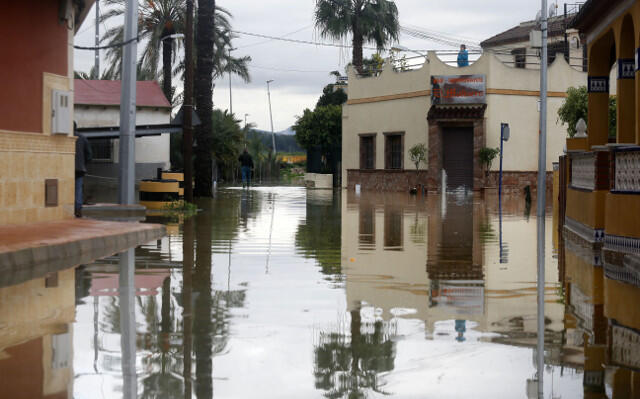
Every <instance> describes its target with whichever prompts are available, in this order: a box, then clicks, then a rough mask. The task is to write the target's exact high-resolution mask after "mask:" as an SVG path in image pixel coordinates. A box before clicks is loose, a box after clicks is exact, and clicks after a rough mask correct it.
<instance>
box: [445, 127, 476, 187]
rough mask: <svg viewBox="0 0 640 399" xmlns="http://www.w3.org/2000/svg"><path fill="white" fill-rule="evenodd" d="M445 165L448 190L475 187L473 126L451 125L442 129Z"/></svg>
mask: <svg viewBox="0 0 640 399" xmlns="http://www.w3.org/2000/svg"><path fill="white" fill-rule="evenodd" d="M442 152H443V160H442V161H443V162H442V164H443V167H444V170H445V171H446V172H447V190H455V189H457V188H459V187H464V188H466V189H468V190H472V189H473V128H472V127H450V128H444V129H443V130H442Z"/></svg>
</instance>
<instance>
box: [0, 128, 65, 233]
mask: <svg viewBox="0 0 640 399" xmlns="http://www.w3.org/2000/svg"><path fill="white" fill-rule="evenodd" d="M46 179H56V180H57V181H58V205H57V206H49V207H46V206H45V180H46ZM74 187H75V137H69V136H48V135H42V134H35V133H13V132H7V131H0V225H3V224H22V223H29V222H43V221H51V220H60V219H68V218H72V217H73V200H74Z"/></svg>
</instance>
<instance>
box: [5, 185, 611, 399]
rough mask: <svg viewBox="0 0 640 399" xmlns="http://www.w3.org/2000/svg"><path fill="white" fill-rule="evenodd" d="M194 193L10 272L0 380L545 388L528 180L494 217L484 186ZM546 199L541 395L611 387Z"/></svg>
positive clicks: (169, 394)
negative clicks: (59, 262) (66, 254)
mask: <svg viewBox="0 0 640 399" xmlns="http://www.w3.org/2000/svg"><path fill="white" fill-rule="evenodd" d="M199 206H200V207H201V208H202V209H203V210H202V212H200V213H199V214H198V215H197V216H195V217H193V218H191V219H187V220H185V221H181V220H162V221H163V222H164V223H166V224H167V230H168V236H167V237H165V238H163V239H162V240H159V241H157V242H152V243H149V244H147V245H144V246H142V247H139V248H136V249H135V251H133V250H130V251H128V252H126V253H124V254H120V255H116V256H113V257H110V258H108V259H104V260H101V261H98V262H96V263H94V264H90V265H85V266H79V267H77V268H68V269H65V270H62V271H59V272H57V273H56V274H55V280H56V281H55V282H53V281H51V280H52V279H53V278H52V277H51V276H48V277H44V278H40V279H35V280H31V281H28V282H25V283H19V284H16V285H13V286H8V287H3V288H0V380H4V381H2V382H1V383H0V386H2V388H3V390H2V391H1V392H2V393H0V396H1V397H12V398H13V397H52V396H50V395H52V394H58V395H60V394H59V393H60V392H65V391H66V392H67V393H68V396H69V397H74V398H119V397H127V398H129V397H134V396H135V395H136V392H137V397H140V398H156V397H159V398H176V397H185V398H190V397H191V398H198V399H202V398H212V397H214V398H252V397H253V398H255V397H260V398H315V397H330V398H343V397H345V398H346V397H350V398H351V397H353V398H355V397H368V398H374V397H382V396H387V395H389V396H393V397H398V398H426V397H429V398H471V397H473V398H528V397H536V396H535V391H533V392H534V393H533V395H534V396H531V392H532V391H531V389H532V387H533V386H534V385H535V383H534V382H533V381H534V379H535V378H536V367H535V356H536V355H535V354H536V337H537V331H536V311H537V308H536V241H535V232H536V220H535V204H533V205H532V206H531V207H530V206H528V205H527V204H526V203H525V200H524V197H519V196H516V197H513V196H508V197H506V198H504V199H503V213H502V216H500V213H499V211H498V200H497V197H495V196H491V195H487V196H486V197H485V198H483V197H481V196H477V195H476V196H473V195H470V196H466V195H455V194H449V195H447V196H446V199H443V197H441V196H440V195H433V196H429V197H426V198H422V197H420V196H417V197H416V196H410V195H404V194H374V193H362V194H361V195H359V196H357V195H356V194H355V193H353V192H348V191H343V192H342V193H340V192H339V191H338V192H331V191H325V190H306V189H304V188H294V187H290V188H286V187H275V188H256V189H251V190H249V191H247V190H241V189H219V190H218V191H217V192H216V196H215V198H214V199H212V200H207V201H204V202H200V203H199ZM548 215H549V216H548V220H547V224H546V226H547V234H546V240H547V242H546V247H547V258H546V280H547V284H546V287H545V289H546V298H545V302H546V305H545V306H546V312H545V315H546V335H545V341H546V348H545V364H546V366H545V370H544V385H545V394H544V397H545V398H547V397H549V398H560V397H562V398H582V397H589V398H599V397H603V398H604V397H605V396H604V390H600V391H598V389H591V388H589V386H588V384H587V383H588V382H589V381H591V380H588V379H587V375H585V371H584V370H585V369H587V370H589V365H588V364H587V365H585V355H584V353H583V352H584V351H586V349H584V348H585V347H588V346H589V344H588V343H589V342H592V343H597V344H599V346H600V347H602V344H601V341H598V340H602V339H604V338H602V336H600V337H599V338H597V339H595V340H593V339H590V338H589V337H588V333H586V332H585V331H584V323H582V322H576V321H575V320H576V318H575V317H573V316H571V315H572V314H575V313H576V311H574V308H575V309H577V311H578V313H579V312H583V313H584V312H587V313H588V310H589V309H593V306H592V307H591V308H589V304H592V302H593V301H591V300H590V299H589V298H588V296H589V295H590V292H585V289H583V290H572V295H573V297H572V299H571V303H573V301H574V297H576V295H578V294H576V293H577V292H579V295H581V297H580V298H581V299H582V301H583V302H584V303H585V305H583V306H577V305H575V306H574V305H569V303H568V301H567V300H565V295H564V290H563V283H562V282H566V281H567V278H565V277H564V276H561V275H560V274H559V270H561V269H562V270H563V269H567V270H568V271H567V275H570V274H571V273H574V274H573V275H575V276H579V278H581V279H583V280H584V279H586V278H587V277H585V275H586V274H585V272H584V271H579V270H578V271H576V267H581V266H580V265H579V264H577V263H576V262H575V261H572V262H567V265H568V266H567V267H566V268H564V267H561V268H559V267H558V256H557V253H558V252H557V251H554V250H553V248H554V247H556V244H557V242H558V240H559V238H558V236H557V235H556V234H555V233H554V232H553V230H554V228H553V223H552V219H551V212H550V210H549V212H548ZM152 221H154V222H158V221H159V220H158V219H154V220H152ZM561 253H562V254H563V255H562V256H563V257H565V258H567V259H569V258H570V257H571V256H572V255H571V253H570V252H568V251H567V252H566V254H565V251H561ZM571 259H573V258H571ZM570 265H573V266H570ZM590 268H591V269H593V268H592V267H590ZM569 269H571V270H569ZM599 270H600V271H602V268H600V269H599ZM593 273H597V272H593ZM593 273H592V274H593ZM600 274H601V276H600V278H602V273H600ZM589 278H591V277H589ZM600 281H602V280H600ZM54 283H55V284H54ZM569 285H570V284H569ZM47 287H50V288H47ZM575 300H576V301H577V299H575ZM125 309H126V310H125ZM585 309H586V310H585ZM596 313H597V312H596ZM599 314H600V315H602V311H600V313H599ZM570 317H573V319H570ZM571 320H573V321H571ZM594 323H595V322H594ZM580 328H582V330H580ZM593 328H595V327H592V329H593ZM585 342H587V343H586V344H585ZM34 364H35V365H37V366H38V367H36V368H39V370H37V372H36V373H35V374H34V372H29V371H27V370H29V369H30V368H32V367H33V365H34ZM598 375H600V374H598ZM602 375H603V376H604V372H603V373H602ZM36 380H37V381H39V382H36ZM600 386H602V382H601V384H600ZM29 389H32V390H33V393H32V394H26V393H25V392H27V391H28V390H29ZM11 392H14V393H15V392H21V393H22V394H21V395H22V396H21V395H17V394H13V393H11ZM8 393H11V394H10V395H9V394H8ZM5 394H8V396H4V395H5ZM25 395H26V396H25ZM56 397H62V396H56ZM64 397H66V396H64Z"/></svg>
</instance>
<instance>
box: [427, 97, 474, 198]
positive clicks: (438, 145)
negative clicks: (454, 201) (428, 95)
mask: <svg viewBox="0 0 640 399" xmlns="http://www.w3.org/2000/svg"><path fill="white" fill-rule="evenodd" d="M438 108H439V107H438ZM438 108H436V106H432V107H431V110H430V111H429V116H428V117H427V122H428V124H429V146H428V147H429V168H428V182H429V191H432V192H440V188H441V187H440V186H441V183H442V172H441V171H442V167H443V162H442V161H443V156H444V153H443V151H444V148H443V141H444V140H443V139H442V134H443V132H444V129H445V128H448V127H467V128H469V127H471V128H473V190H474V191H479V190H481V189H482V188H483V186H484V176H483V173H482V165H481V164H480V159H479V154H480V149H481V148H482V147H484V146H485V145H486V119H485V118H484V111H485V109H486V105H483V106H481V107H479V109H478V108H476V109H474V111H476V112H468V113H466V114H465V115H464V117H461V115H460V114H459V113H457V114H456V115H448V112H438ZM474 108H475V107H474ZM434 110H435V112H434ZM442 110H443V111H444V109H442Z"/></svg>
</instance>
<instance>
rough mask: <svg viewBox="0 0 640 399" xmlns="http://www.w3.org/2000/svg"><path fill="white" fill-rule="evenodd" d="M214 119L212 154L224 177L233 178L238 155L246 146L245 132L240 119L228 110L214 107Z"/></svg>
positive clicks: (226, 178)
mask: <svg viewBox="0 0 640 399" xmlns="http://www.w3.org/2000/svg"><path fill="white" fill-rule="evenodd" d="M212 121H213V136H212V140H211V154H212V155H213V157H214V158H215V160H216V162H217V163H218V167H219V168H220V170H221V173H222V176H223V177H224V179H225V180H233V176H234V173H235V170H236V168H237V167H238V157H239V156H240V152H241V151H242V148H243V146H244V140H245V138H244V137H245V132H244V130H243V129H242V128H241V127H240V120H239V119H235V117H234V116H233V114H230V113H229V112H228V111H227V110H224V111H222V110H220V109H214V110H213V115H212Z"/></svg>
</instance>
